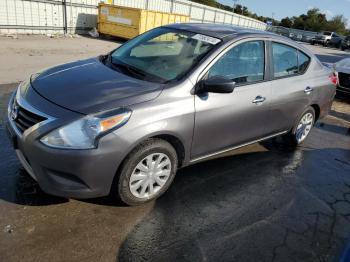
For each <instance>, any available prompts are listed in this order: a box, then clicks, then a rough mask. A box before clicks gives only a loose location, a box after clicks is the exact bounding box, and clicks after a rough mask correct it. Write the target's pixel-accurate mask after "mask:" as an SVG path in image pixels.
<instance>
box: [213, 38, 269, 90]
mask: <svg viewBox="0 0 350 262" xmlns="http://www.w3.org/2000/svg"><path fill="white" fill-rule="evenodd" d="M264 68H265V46H264V41H250V42H245V43H242V44H239V45H237V46H235V47H233V48H232V49H230V50H229V51H228V52H227V53H226V54H225V55H223V56H222V57H221V58H220V59H219V60H218V61H217V62H216V63H215V64H214V65H213V66H212V68H211V69H210V70H209V72H208V77H213V76H224V77H228V78H230V79H232V81H234V82H236V83H237V84H245V83H251V82H257V81H261V80H264Z"/></svg>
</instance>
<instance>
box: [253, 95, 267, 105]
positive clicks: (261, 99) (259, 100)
mask: <svg viewBox="0 0 350 262" xmlns="http://www.w3.org/2000/svg"><path fill="white" fill-rule="evenodd" d="M265 100H266V98H265V97H262V96H257V97H256V98H255V99H254V100H253V101H252V103H253V104H256V105H259V104H261V103H263V102H264V101H265Z"/></svg>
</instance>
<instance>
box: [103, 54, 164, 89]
mask: <svg viewBox="0 0 350 262" xmlns="http://www.w3.org/2000/svg"><path fill="white" fill-rule="evenodd" d="M113 60H114V59H113V58H112V56H109V57H108V62H109V63H110V64H111V65H112V67H114V68H116V69H117V70H118V71H119V70H122V71H123V72H125V73H127V74H129V75H132V76H136V77H137V78H139V79H141V80H149V81H155V82H157V83H164V82H165V80H164V79H163V78H160V77H158V76H155V75H152V74H148V73H147V72H145V71H143V70H141V69H138V68H136V67H134V66H131V65H129V64H125V63H122V62H116V61H115V60H114V61H113Z"/></svg>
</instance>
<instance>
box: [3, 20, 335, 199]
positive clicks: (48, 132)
mask: <svg viewBox="0 0 350 262" xmlns="http://www.w3.org/2000/svg"><path fill="white" fill-rule="evenodd" d="M336 82H337V78H336V75H335V74H333V72H332V71H331V70H330V69H328V68H326V67H324V66H323V65H322V64H321V63H320V62H319V60H318V59H317V58H316V57H315V56H314V55H313V54H312V53H310V52H309V51H308V50H307V49H305V48H304V47H302V46H301V45H299V44H297V43H295V42H293V41H292V40H289V39H287V38H284V37H281V36H278V35H275V34H272V33H268V32H263V31H254V30H246V29H237V28H234V27H231V26H226V25H217V24H195V23H191V24H174V25H168V26H163V27H159V28H156V29H153V30H151V31H148V32H146V33H144V34H142V35H140V36H138V37H136V38H134V39H132V40H130V41H128V42H126V43H125V44H123V45H122V46H120V47H119V48H118V49H116V50H114V51H112V52H111V53H109V54H108V55H103V56H100V57H97V58H91V59H87V60H82V61H77V62H72V63H68V64H64V65H59V66H56V67H53V68H51V69H47V70H44V71H42V72H40V73H37V74H34V75H32V76H31V77H30V79H27V80H26V81H24V82H22V83H21V84H20V85H19V87H18V89H17V91H16V92H15V94H14V95H13V97H12V98H11V99H10V102H9V106H8V125H7V126H8V128H7V129H8V131H9V132H8V133H9V136H10V138H11V140H12V142H13V145H14V148H15V149H16V152H17V155H18V158H19V159H20V161H21V163H22V164H23V166H24V168H25V169H26V170H27V171H28V173H29V174H30V175H31V176H32V177H33V178H34V179H36V180H37V181H38V183H39V185H40V187H41V188H42V189H43V190H44V191H45V192H47V193H50V194H54V195H58V196H63V197H73V198H92V197H99V196H105V195H109V194H111V195H114V196H116V197H117V198H119V199H120V200H121V201H123V202H124V203H126V204H128V205H137V204H141V203H144V202H146V201H149V200H151V199H155V198H157V197H159V196H160V195H161V194H163V193H164V192H165V191H166V190H167V189H168V188H169V186H170V184H171V183H172V181H173V180H174V177H175V173H176V170H177V169H178V168H179V167H184V166H187V165H189V164H192V163H196V162H198V161H202V160H204V159H207V158H210V157H213V156H215V155H218V154H220V153H223V152H226V151H229V150H232V149H235V148H238V147H242V146H245V145H248V144H251V143H255V142H257V141H261V140H264V139H268V138H272V137H275V136H278V135H284V137H285V138H286V139H285V141H287V142H289V143H291V144H292V145H294V146H296V145H298V144H300V143H302V142H303V141H304V140H305V139H306V137H307V136H308V134H309V132H310V130H311V128H312V126H313V125H314V123H315V121H317V120H318V119H320V118H322V117H324V116H325V115H326V114H327V113H328V111H329V109H330V106H331V104H332V100H333V97H334V94H335V89H336V88H335V86H336Z"/></svg>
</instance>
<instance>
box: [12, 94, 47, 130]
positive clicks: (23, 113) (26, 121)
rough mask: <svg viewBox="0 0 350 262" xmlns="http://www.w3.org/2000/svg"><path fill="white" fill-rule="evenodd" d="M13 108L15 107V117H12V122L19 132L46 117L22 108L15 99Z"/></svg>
mask: <svg viewBox="0 0 350 262" xmlns="http://www.w3.org/2000/svg"><path fill="white" fill-rule="evenodd" d="M13 108H17V117H16V118H15V119H13V122H14V123H15V125H16V127H17V128H18V130H19V131H20V132H21V133H23V132H24V131H25V130H26V129H28V128H30V127H32V126H34V125H35V124H37V123H39V122H42V121H44V120H46V119H47V118H45V117H43V116H40V115H37V114H34V113H32V112H30V111H28V110H26V109H24V108H23V107H21V106H20V105H19V104H18V103H17V101H16V99H15V101H14V105H13Z"/></svg>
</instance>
